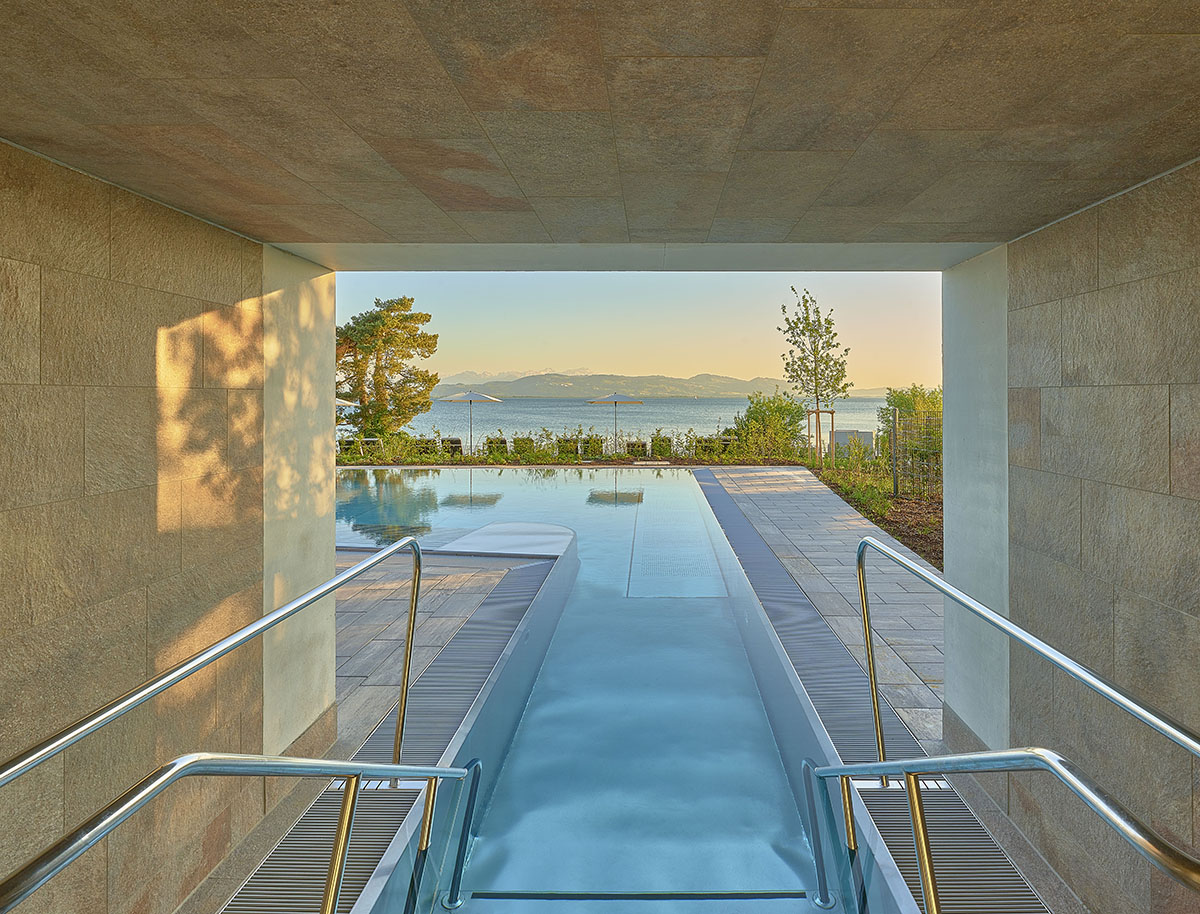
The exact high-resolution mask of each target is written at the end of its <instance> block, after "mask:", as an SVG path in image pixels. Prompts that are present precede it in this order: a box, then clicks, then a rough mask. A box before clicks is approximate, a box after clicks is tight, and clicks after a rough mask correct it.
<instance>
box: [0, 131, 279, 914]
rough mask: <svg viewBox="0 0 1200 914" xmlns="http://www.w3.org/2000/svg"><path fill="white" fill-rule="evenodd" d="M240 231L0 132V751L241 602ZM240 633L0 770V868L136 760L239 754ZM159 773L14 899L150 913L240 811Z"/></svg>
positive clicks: (257, 545) (205, 861)
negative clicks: (130, 813)
mask: <svg viewBox="0 0 1200 914" xmlns="http://www.w3.org/2000/svg"><path fill="white" fill-rule="evenodd" d="M261 288H262V249H261V246H260V245H258V244H255V243H252V242H250V241H247V240H245V239H243V238H240V237H238V236H235V235H232V234H230V233H228V232H224V231H221V230H219V229H217V228H214V227H212V226H209V225H207V224H204V223H202V222H199V221H197V220H195V219H192V218H190V217H188V216H185V215H182V214H180V213H177V212H175V211H172V210H170V209H167V208H165V207H162V206H158V205H156V204H154V203H151V202H149V201H147V200H145V199H143V198H140V197H137V196H134V195H132V194H129V193H126V192H124V191H121V190H119V189H117V188H114V187H112V186H110V185H107V184H103V183H100V182H98V181H95V180H92V179H90V178H88V177H86V176H83V175H81V174H79V173H76V172H73V171H70V170H68V169H65V168H62V167H59V166H57V165H54V164H52V163H49V162H47V161H45V160H42V159H39V158H37V157H35V156H32V155H30V154H28V153H25V152H23V151H21V150H18V149H16V148H14V147H11V146H7V145H3V144H0V416H3V420H4V421H3V423H0V480H2V482H0V582H2V583H3V587H2V588H0V631H3V633H4V637H3V640H2V642H0V755H2V756H4V757H8V756H10V755H12V754H14V753H16V752H18V751H20V750H21V749H24V748H25V747H27V746H28V745H30V744H31V743H33V742H35V741H36V740H38V739H39V738H42V737H44V736H46V735H48V734H49V733H51V732H53V731H55V730H57V729H58V728H60V727H62V726H64V725H66V724H69V723H70V722H71V721H72V720H74V719H75V718H77V717H79V716H81V715H82V714H84V713H86V712H87V711H89V710H91V709H92V708H94V707H95V706H97V705H99V704H101V703H103V702H105V701H107V700H109V699H111V698H114V697H116V696H117V695H119V694H120V693H122V692H123V691H125V690H127V689H129V688H131V687H133V686H136V685H137V684H138V683H140V682H142V681H143V680H145V679H146V678H147V677H148V676H150V675H152V674H154V673H155V672H158V671H161V670H162V669H164V668H166V667H168V666H170V665H171V664H173V663H175V662H177V661H178V660H180V659H181V658H183V657H185V656H187V655H188V654H190V653H192V652H193V651H195V650H197V649H199V648H201V647H203V646H204V645H206V644H208V643H210V642H211V641H213V640H215V639H216V638H218V637H220V636H221V635H223V634H225V633H227V632H229V631H231V630H233V629H235V628H237V627H240V626H242V625H244V624H246V623H247V622H249V621H251V620H252V619H254V618H256V617H257V616H258V615H260V614H261V612H262V607H263V539H262V531H263V461H262V437H263V379H264V362H263V318H262V309H261V299H260V293H261ZM261 696H262V648H261V646H260V645H257V644H255V645H252V646H247V647H246V648H243V649H241V650H239V651H237V652H235V653H233V654H231V655H229V656H228V657H226V658H224V659H223V660H221V661H220V662H218V663H217V664H215V665H214V666H213V667H211V668H209V669H208V670H206V671H204V672H203V673H201V674H199V675H197V676H195V677H193V678H192V679H191V680H189V681H187V682H186V683H184V684H181V685H180V686H178V687H176V688H173V689H171V690H169V691H168V692H166V693H164V694H163V695H162V696H160V697H159V698H158V699H156V700H155V701H153V702H151V703H149V704H147V705H145V706H143V707H142V708H140V709H138V710H137V711H134V712H133V713H131V714H129V715H128V716H127V717H126V718H123V719H122V720H121V721H119V722H118V723H117V724H115V725H113V726H111V727H109V728H106V729H105V730H103V731H101V732H100V733H97V734H95V735H93V736H91V737H89V738H87V739H85V740H84V741H82V742H81V743H80V744H79V745H77V746H75V747H73V748H72V749H70V750H68V751H67V752H66V753H64V754H63V755H61V756H59V757H58V758H57V759H56V760H55V761H53V762H51V763H49V764H47V765H45V766H43V767H42V768H40V769H37V770H36V771H35V772H33V773H32V774H30V775H27V776H26V777H25V778H23V779H21V780H20V781H18V782H17V783H16V784H15V785H13V786H10V787H7V788H4V789H3V790H2V791H0V817H2V818H3V820H4V823H5V827H4V828H3V829H0V871H3V872H4V873H7V872H9V871H10V870H11V869H13V868H15V867H16V866H17V865H19V864H20V863H22V862H23V861H24V859H25V858H26V857H27V856H28V855H30V854H31V853H32V852H34V851H35V850H37V849H40V848H41V847H42V846H44V845H46V844H47V843H49V842H51V841H53V840H55V839H57V838H58V837H59V836H60V835H61V834H62V833H63V831H64V829H66V828H69V827H71V826H74V825H76V824H77V823H79V822H80V821H81V820H82V819H84V818H85V817H86V816H87V815H89V814H91V813H92V812H94V811H95V810H96V808H97V807H98V806H100V805H102V804H103V803H105V802H107V801H108V800H109V799H111V798H112V797H114V796H115V795H116V794H117V793H119V792H120V791H121V790H122V789H124V788H125V787H127V786H129V785H130V784H131V783H132V782H133V781H134V780H136V779H137V778H138V777H140V776H142V775H144V774H145V773H147V772H148V771H149V770H151V769H152V768H153V767H154V766H155V765H157V764H159V763H161V762H163V761H166V760H167V759H169V758H171V757H173V756H175V755H177V754H179V753H181V752H183V751H189V750H196V749H216V750H232V751H243V752H259V751H261V750H262V743H263V720H262V713H263V712H262V700H261ZM265 802H266V801H265V788H264V784H263V783H262V781H261V780H259V781H250V780H224V779H222V780H216V779H208V780H203V781H200V780H198V781H195V782H191V783H186V784H182V785H180V786H179V787H178V788H176V789H173V790H172V791H171V792H170V793H169V795H168V796H165V797H164V798H163V799H161V800H160V801H158V802H156V803H155V804H154V805H153V806H152V807H150V808H148V809H146V810H145V811H143V812H141V813H139V814H137V815H136V816H135V817H134V818H132V819H131V820H130V821H129V822H127V823H126V824H125V825H123V826H122V827H121V828H120V829H119V831H118V832H117V833H115V834H114V835H112V836H111V837H110V838H109V839H108V840H107V841H106V842H104V843H103V844H102V845H101V846H99V847H98V848H96V849H95V850H94V851H92V852H90V853H89V854H87V855H86V856H85V857H84V858H83V859H82V860H80V861H79V862H77V863H75V864H73V865H72V866H71V867H70V868H69V870H68V872H67V873H65V874H64V875H63V876H62V877H60V878H59V879H57V880H55V882H54V883H52V885H51V886H50V887H48V888H47V889H45V890H43V891H41V892H39V893H38V894H37V895H36V896H35V897H34V898H33V899H31V901H30V902H28V903H27V905H26V906H25V907H23V908H22V910H28V911H30V912H31V914H32V912H35V911H41V910H57V911H83V910H87V911H94V912H108V914H124V912H132V911H137V912H139V914H159V912H169V911H171V910H173V909H174V908H175V907H176V906H177V905H178V904H179V903H180V901H182V900H183V898H184V897H185V896H186V895H187V894H188V893H189V892H190V891H191V890H192V888H193V887H194V886H195V885H196V884H197V883H198V882H199V881H200V879H201V878H202V877H203V876H204V875H205V874H206V873H207V872H208V870H209V869H210V868H211V867H212V865H213V864H214V863H215V862H216V861H218V860H220V859H221V858H222V857H223V856H224V855H225V853H226V852H227V849H228V848H229V847H230V846H231V844H232V843H234V842H236V841H237V840H238V839H239V838H240V837H241V836H242V835H244V834H245V833H246V832H247V830H248V829H249V828H250V827H251V826H253V825H254V824H255V823H256V822H258V821H259V819H260V818H261V817H262V815H263V812H264V806H265Z"/></svg>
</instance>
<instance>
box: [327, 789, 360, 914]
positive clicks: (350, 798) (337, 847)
mask: <svg viewBox="0 0 1200 914" xmlns="http://www.w3.org/2000/svg"><path fill="white" fill-rule="evenodd" d="M360 780H361V776H360V775H357V774H356V775H354V776H353V777H348V778H346V779H345V780H343V781H342V811H341V814H340V815H339V816H338V826H337V833H336V834H335V835H334V839H333V853H332V854H331V855H330V857H329V875H328V876H327V877H326V879H325V897H324V898H323V899H322V900H321V914H335V912H336V911H337V903H338V896H339V895H340V894H341V893H342V877H343V876H344V875H345V873H346V857H347V856H348V854H349V852H350V830H351V829H352V828H353V827H354V808H355V806H356V805H357V803H358V787H359V782H360Z"/></svg>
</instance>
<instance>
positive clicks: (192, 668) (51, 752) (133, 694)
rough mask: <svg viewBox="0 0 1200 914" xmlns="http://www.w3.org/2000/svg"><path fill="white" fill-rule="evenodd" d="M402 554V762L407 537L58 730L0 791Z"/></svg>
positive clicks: (9, 767)
mask: <svg viewBox="0 0 1200 914" xmlns="http://www.w3.org/2000/svg"><path fill="white" fill-rule="evenodd" d="M402 549H408V550H410V551H411V552H412V556H413V578H412V588H411V594H410V597H409V607H408V639H407V642H406V644H405V648H404V672H403V678H402V680H401V686H400V705H399V714H398V717H397V719H396V739H395V747H394V754H393V759H392V760H393V761H394V762H395V763H397V764H399V762H400V744H401V739H402V737H403V734H404V719H405V718H404V714H405V709H406V703H407V698H408V679H409V668H410V666H411V664H412V642H413V632H414V630H415V627H416V618H417V599H418V598H419V596H420V592H421V547H420V545H418V543H417V541H416V540H415V539H414V538H413V537H411V536H406V537H404V538H403V539H400V540H397V541H396V542H394V543H392V544H391V545H389V546H386V547H384V548H383V549H380V550H379V551H378V552H376V553H375V554H374V555H371V556H370V557H368V558H365V559H363V560H362V561H361V562H359V563H358V564H357V565H353V566H352V567H350V568H347V569H346V570H345V571H343V572H342V573H341V574H338V575H335V576H334V577H332V578H330V579H329V580H328V581H326V582H325V583H324V584H321V585H319V586H317V587H314V588H313V589H312V590H310V591H308V593H306V594H303V595H302V596H299V597H297V598H296V599H294V600H292V601H291V602H290V603H285V604H284V605H283V606H281V607H279V608H278V609H276V610H274V611H272V612H269V613H267V614H266V615H265V616H263V617H262V618H261V619H258V620H256V621H254V622H251V623H250V624H249V625H247V626H245V627H244V628H240V629H238V630H237V631H236V632H233V633H232V634H230V635H227V636H225V637H224V638H222V639H221V640H220V641H218V642H216V643H215V644H212V645H210V646H209V647H207V648H205V649H204V650H202V651H200V652H199V653H197V654H193V655H192V656H191V657H188V658H187V659H186V660H184V661H182V662H181V663H178V664H176V665H175V666H173V667H171V668H170V669H169V670H167V671H165V672H163V673H159V674H158V675H157V676H155V677H154V678H153V679H149V680H147V681H146V682H144V683H142V684H141V685H140V686H138V687H137V688H136V689H133V690H132V691H130V692H126V693H125V694H124V695H122V696H121V697H120V698H118V699H116V700H114V701H110V702H109V703H108V704H106V705H104V706H102V707H100V708H97V709H96V710H95V711H93V712H92V713H91V714H89V715H87V716H86V717H83V718H81V719H80V720H77V721H76V722H75V723H73V724H71V726H69V727H67V728H66V729H64V730H60V731H59V732H58V733H55V734H54V735H53V736H51V737H49V738H47V739H45V740H43V741H42V742H40V743H38V744H37V745H36V746H34V747H32V748H31V749H27V750H25V751H24V752H22V753H21V754H20V755H17V756H15V757H13V758H11V759H9V760H8V761H7V762H5V763H4V765H3V767H0V787H3V786H4V785H5V784H7V783H9V782H10V781H12V780H14V779H16V778H18V777H20V776H21V775H23V774H25V773H26V772H27V771H30V770H32V769H33V768H36V767H37V766H38V765H40V764H42V763H43V762H45V761H48V760H49V759H52V758H53V757H54V756H56V755H58V754H59V753H60V752H62V751H63V750H64V749H66V748H67V747H69V746H72V745H74V744H75V743H77V742H78V741H79V740H81V739H83V738H84V737H85V736H87V735H88V734H89V733H94V732H95V731H97V730H99V729H100V728H101V727H103V726H104V725H106V724H109V723H112V722H113V721H114V720H116V719H117V718H118V717H121V716H122V715H124V714H126V713H128V712H129V711H132V710H133V709H134V708H136V707H137V706H138V705H140V704H142V703H143V702H145V701H148V700H149V699H151V698H153V697H154V696H155V695H157V694H158V693H160V692H162V691H164V690H165V689H168V688H170V687H171V686H173V685H175V684H176V683H178V682H181V681H183V680H184V679H186V678H187V677H188V676H191V675H192V674H193V673H195V672H197V671H198V670H202V669H204V667H206V666H208V665H209V664H210V663H212V662H213V661H214V660H218V659H220V658H221V657H224V656H225V655H226V654H228V653H229V652H230V651H232V650H235V649H236V648H239V647H241V646H242V645H243V644H245V643H247V642H248V641H252V640H254V639H255V638H257V637H258V636H259V635H261V634H262V633H263V632H265V631H268V630H270V629H272V628H274V627H275V626H276V625H278V624H279V623H280V622H283V621H284V620H285V619H288V618H290V617H291V616H294V615H295V614H296V613H298V612H299V611H300V610H302V609H305V608H307V607H308V606H311V605H312V604H313V603H315V602H317V600H320V599H321V598H322V597H326V596H328V595H329V594H331V593H333V591H335V590H337V589H338V588H339V587H341V586H342V585H343V584H345V583H346V582H347V581H350V580H353V579H354V578H356V577H358V576H359V575H360V574H362V573H363V572H364V571H367V570H369V569H371V568H374V567H375V566H376V565H378V564H379V563H380V562H383V561H385V560H386V559H388V558H390V557H391V556H393V555H395V554H396V553H397V552H399V551H401V550H402Z"/></svg>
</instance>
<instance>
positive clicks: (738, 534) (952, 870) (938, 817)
mask: <svg viewBox="0 0 1200 914" xmlns="http://www.w3.org/2000/svg"><path fill="white" fill-rule="evenodd" d="M693 475H694V476H695V477H696V481H697V483H699V485H700V489H701V491H702V492H703V493H704V496H705V498H707V499H708V503H709V506H710V507H711V508H712V511H713V514H714V515H716V518H717V522H718V523H720V525H721V529H722V530H724V531H725V537H726V539H728V540H729V545H730V546H731V547H732V548H733V551H734V553H735V554H736V555H737V557H738V561H739V562H740V563H741V565H742V568H743V569H745V572H746V577H747V578H748V579H749V581H750V585H751V587H752V588H753V589H754V592H755V594H756V595H757V596H758V599H759V602H760V603H761V604H762V607H763V610H764V611H765V612H766V614H767V618H768V619H770V621H771V624H772V626H774V628H775V632H776V634H777V635H778V636H779V640H780V642H781V643H782V644H783V648H784V651H785V652H786V653H787V656H788V659H789V660H791V662H792V666H793V668H794V669H795V670H796V674H797V675H798V676H799V677H800V681H801V682H802V683H804V688H805V690H806V691H807V692H808V695H809V697H810V698H811V699H812V703H813V706H814V707H815V708H816V709H817V713H818V715H819V716H820V718H821V722H822V723H823V724H824V725H825V729H826V730H827V731H828V732H829V737H830V739H831V740H832V741H833V744H834V746H835V747H836V748H837V751H838V755H840V756H841V758H842V760H843V761H844V762H847V763H852V762H870V761H875V759H876V758H877V749H876V746H875V725H874V715H873V713H872V710H871V695H870V685H869V680H868V679H867V674H866V673H865V672H864V671H863V669H862V667H860V666H859V665H858V662H857V661H856V660H855V659H854V657H853V655H852V654H851V653H850V652H849V651H848V650H847V649H846V646H845V645H844V644H842V642H841V640H840V639H839V638H838V636H837V635H836V634H835V633H834V631H833V629H831V628H830V627H829V625H828V623H827V622H826V621H825V620H824V619H823V618H822V617H821V614H820V613H819V612H817V609H816V607H815V606H813V605H812V603H811V601H809V599H808V597H807V596H805V594H804V591H803V590H801V589H800V587H799V585H798V584H796V582H795V581H794V580H793V579H792V576H791V575H790V574H788V571H787V569H786V568H785V567H784V566H783V563H782V562H780V561H779V557H778V556H777V555H775V553H774V551H773V550H772V549H771V547H770V546H768V545H767V544H766V542H765V541H764V540H763V538H762V536H761V535H760V534H759V532H758V531H757V530H756V529H754V525H753V524H751V523H750V520H749V519H748V518H747V517H746V515H745V514H744V513H742V509H741V508H739V507H738V505H737V503H736V502H735V501H734V500H733V497H732V496H731V495H730V494H729V493H728V492H727V491H726V490H725V487H724V486H722V485H721V483H720V482H719V481H718V480H717V477H716V475H715V474H714V473H713V472H712V471H711V470H694V471H693ZM880 701H881V706H880V711H881V716H882V718H883V731H884V737H885V739H886V742H887V747H888V756H889V757H890V758H894V759H903V758H922V757H924V756H925V755H926V753H925V750H924V749H922V748H921V744H920V743H919V742H917V740H916V738H915V737H914V736H913V735H912V733H910V732H909V730H908V728H907V727H905V726H904V723H903V721H901V720H900V718H899V717H897V716H896V712H895V711H893V710H892V708H891V706H890V705H888V704H887V702H886V701H884V700H883V698H882V696H881V697H880ZM859 786H860V793H861V795H862V798H863V802H864V803H865V804H866V807H867V809H868V811H869V812H870V813H871V818H872V819H873V820H874V821H875V824H876V826H877V827H878V828H879V832H880V834H881V835H882V836H883V839H884V841H885V843H886V844H887V847H888V850H889V851H890V852H891V854H892V857H893V858H894V859H895V861H896V865H897V866H898V867H899V868H900V872H901V874H902V875H903V876H904V880H905V882H907V883H908V887H909V889H910V890H911V891H912V892H913V897H914V898H915V899H916V901H917V904H918V905H920V906H922V909H923V907H924V906H923V902H922V901H921V887H920V876H919V874H918V872H917V861H916V851H915V848H914V844H913V834H912V826H911V824H910V822H909V818H908V799H907V797H906V796H905V794H904V793H903V791H899V790H882V789H879V788H877V787H876V788H873V789H872V788H867V789H863V788H862V786H861V785H859ZM922 797H923V799H924V800H925V812H926V817H927V819H928V822H929V834H930V841H931V843H932V844H933V847H934V852H935V857H934V859H935V862H936V864H937V876H938V887H939V889H940V892H941V897H942V909H943V910H944V911H945V912H946V914H985V912H986V914H1049V910H1048V909H1047V907H1046V906H1045V904H1043V903H1042V901H1041V900H1040V899H1039V898H1038V896H1037V894H1036V893H1035V892H1034V891H1033V889H1032V888H1031V887H1030V886H1029V883H1027V882H1026V881H1025V878H1024V877H1023V876H1022V875H1021V874H1020V872H1019V871H1018V870H1017V868H1016V867H1015V866H1014V865H1013V863H1012V861H1011V860H1010V859H1009V858H1008V855H1007V854H1005V853H1004V850H1003V849H1002V848H1001V847H1000V846H999V845H998V844H996V842H995V841H994V840H993V839H992V837H991V835H990V834H988V832H987V830H986V829H985V828H984V827H983V826H982V825H981V824H980V822H979V820H978V819H976V818H975V815H974V813H972V812H971V810H970V808H969V807H968V806H967V804H966V803H964V802H963V800H962V798H961V797H960V796H959V795H958V793H957V791H955V790H954V789H953V788H952V787H949V786H948V785H947V787H946V788H945V789H941V790H930V791H928V792H925V793H923V794H922Z"/></svg>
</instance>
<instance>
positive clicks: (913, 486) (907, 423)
mask: <svg viewBox="0 0 1200 914" xmlns="http://www.w3.org/2000/svg"><path fill="white" fill-rule="evenodd" d="M885 431H886V435H887V437H886V439H885V444H884V448H885V455H886V457H887V462H888V464H889V466H890V468H891V470H892V494H894V495H911V496H915V497H917V498H925V497H931V496H937V497H939V498H940V497H941V494H942V414H941V413H940V412H936V413H935V412H928V413H917V414H916V415H911V416H901V415H899V411H898V410H893V411H892V427H891V428H890V429H886V430H885Z"/></svg>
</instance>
